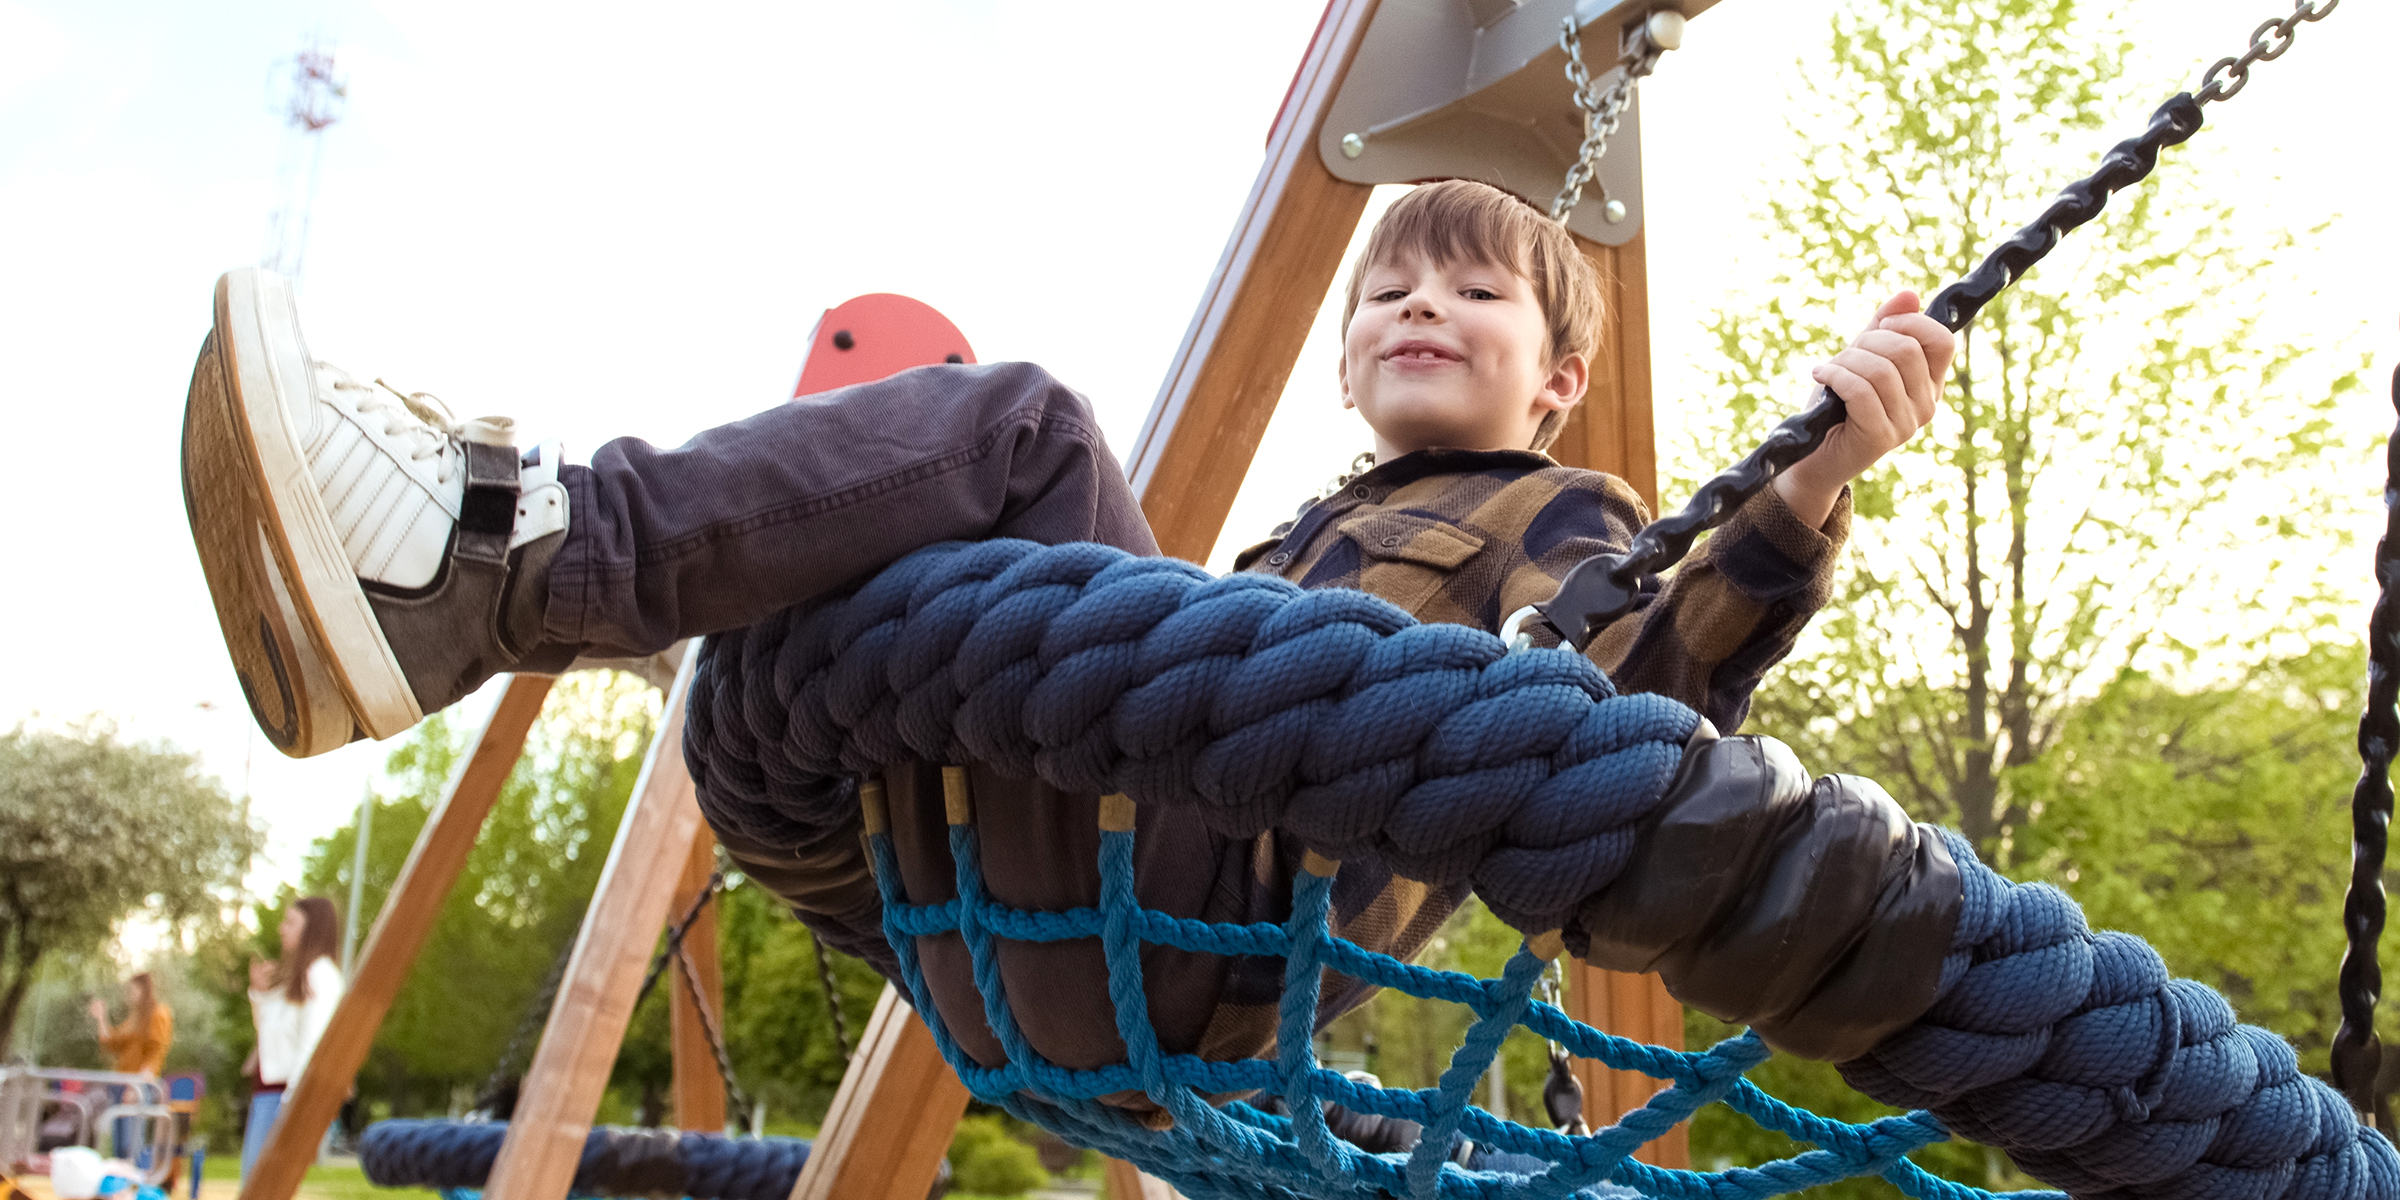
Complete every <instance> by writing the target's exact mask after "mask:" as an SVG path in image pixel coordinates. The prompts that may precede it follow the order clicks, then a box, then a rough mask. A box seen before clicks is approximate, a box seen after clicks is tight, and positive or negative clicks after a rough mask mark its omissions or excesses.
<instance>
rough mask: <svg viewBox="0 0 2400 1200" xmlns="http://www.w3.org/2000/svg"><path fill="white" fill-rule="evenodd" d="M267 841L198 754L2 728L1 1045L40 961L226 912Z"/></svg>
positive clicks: (99, 737)
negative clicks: (138, 928) (123, 928)
mask: <svg viewBox="0 0 2400 1200" xmlns="http://www.w3.org/2000/svg"><path fill="white" fill-rule="evenodd" d="M260 843H261V837H260V833H259V831H258V830H257V829H256V828H255V827H254V826H252V825H251V824H250V821H249V818H248V817H247V816H246V815H245V814H244V812H243V810H242V808H241V806H239V805H237V804H236V803H235V802H234V801H233V800H232V798H231V797H229V796H227V795H226V793H225V787H224V785H223V784H222V783H220V782H218V781H217V779H216V778H215V777H213V776H210V775H207V774H204V773H203V772H202V771H201V769H200V763H199V760H198V759H197V758H196V757H194V756H193V755H191V754H189V753H186V752H184V751H182V750H178V749H175V748H174V747H171V746H167V745H163V744H151V743H140V742H127V741H122V740H120V739H119V738H118V737H117V732H116V730H115V729H114V728H113V727H111V726H108V725H104V724H97V723H95V724H87V725H82V726H78V727H75V728H70V729H67V730H63V731H51V730H40V729H32V728H28V727H26V726H22V725H20V726H18V727H17V728H15V729H13V730H11V731H9V732H8V733H6V734H0V1047H5V1046H7V1045H8V1044H9V1042H10V1038H11V1035H12V1033H13V1032H14V1029H15V1025H16V1019H17V1013H18V1010H19V1009H20V1007H21V1006H22V1005H23V1003H24V1000H25V996H26V993H27V991H28V990H29V989H30V988H31V986H32V984H33V980H34V976H35V973H36V972H37V971H38V970H39V969H40V967H41V964H42V962H43V960H44V959H45V958H46V957H48V956H50V955H53V954H60V953H66V954H77V953H87V952H92V951H96V950H98V949H99V948H100V947H101V946H102V945H104V944H105V943H106V942H107V941H108V940H109V938H110V936H111V935H112V934H113V933H114V931H115V930H116V928H117V926H118V924H119V923H120V922H122V921H124V920H125V919H126V918H127V917H129V916H132V915H134V914H136V913H141V914H145V915H147V916H149V917H151V918H154V919H156V920H158V921H160V922H162V923H165V924H167V925H170V926H179V925H182V924H184V923H186V922H188V921H190V920H191V919H193V918H195V917H199V916H203V915H210V914H214V913H216V912H218V911H220V910H221V909H222V908H223V907H224V906H225V905H226V904H227V902H228V900H229V898H230V897H231V895H232V893H233V889H234V888H235V887H237V886H238V885H239V884H240V882H241V878H242V874H243V872H244V871H246V870H247V869H248V868H249V865H250V856H251V855H253V854H255V853H257V851H258V848H259V846H260Z"/></svg>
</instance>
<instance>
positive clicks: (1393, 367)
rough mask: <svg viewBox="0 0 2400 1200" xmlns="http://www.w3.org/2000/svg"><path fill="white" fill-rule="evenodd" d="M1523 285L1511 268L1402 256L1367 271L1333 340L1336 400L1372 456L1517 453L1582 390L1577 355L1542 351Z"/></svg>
mask: <svg viewBox="0 0 2400 1200" xmlns="http://www.w3.org/2000/svg"><path fill="white" fill-rule="evenodd" d="M1549 340H1550V338H1549V322H1548V321H1547V320H1546V319H1545V318H1544V317H1543V315H1542V308H1541V304H1540V303H1539V301H1538V300H1537V299H1536V298H1535V295H1534V291H1533V284H1532V282H1531V281H1529V280H1527V279H1526V278H1525V277H1524V276H1522V275H1519V274H1517V272H1516V271H1515V270H1514V269H1512V268H1509V267H1505V266H1500V265H1497V264H1494V263H1478V262H1454V263H1450V264H1449V265H1447V266H1436V265H1435V264H1434V263H1433V261H1432V260H1431V259H1429V258H1426V257H1425V256H1423V255H1419V254H1406V255H1402V256H1400V257H1399V258H1397V259H1395V260H1393V261H1391V262H1385V263H1378V264H1374V265H1372V266H1370V267H1369V268H1368V269H1367V275H1366V279H1365V280H1364V282H1363V284H1362V286H1361V287H1360V288H1359V294H1358V310H1357V311H1356V312H1355V313H1353V314H1352V315H1351V318H1350V328H1349V329H1348V330H1347V331H1346V333H1345V334H1344V336H1343V344H1342V404H1343V405H1344V407H1348V408H1355V409H1357V410H1358V411H1359V415H1360V416H1363V417H1365V418H1366V419H1367V424H1368V426H1369V427H1371V428H1372V429H1374V431H1375V457H1376V460H1377V461H1379V462H1388V461H1390V460H1391V459H1393V458H1395V457H1397V456H1399V455H1402V454H1407V453H1409V452H1410V451H1414V450H1425V449H1430V448H1432V447H1436V446H1448V447H1452V448H1456V449H1462V450H1522V449H1525V448H1527V447H1529V446H1531V445H1532V444H1533V436H1534V432H1535V431H1536V430H1538V429H1539V428H1540V427H1541V424H1542V418H1543V417H1545V416H1547V415H1548V414H1550V413H1552V412H1562V411H1565V410H1566V409H1569V408H1572V407H1574V405H1575V402H1576V401H1578V400H1580V399H1582V398H1583V389H1584V384H1585V381H1586V371H1587V367H1586V364H1585V363H1584V361H1583V356H1582V355H1580V354H1570V355H1566V356H1565V357H1563V358H1561V359H1560V360H1559V361H1557V362H1555V363H1554V362H1551V361H1550V359H1549V354H1548V349H1549Z"/></svg>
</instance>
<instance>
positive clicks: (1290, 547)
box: [1200, 450, 1850, 1058]
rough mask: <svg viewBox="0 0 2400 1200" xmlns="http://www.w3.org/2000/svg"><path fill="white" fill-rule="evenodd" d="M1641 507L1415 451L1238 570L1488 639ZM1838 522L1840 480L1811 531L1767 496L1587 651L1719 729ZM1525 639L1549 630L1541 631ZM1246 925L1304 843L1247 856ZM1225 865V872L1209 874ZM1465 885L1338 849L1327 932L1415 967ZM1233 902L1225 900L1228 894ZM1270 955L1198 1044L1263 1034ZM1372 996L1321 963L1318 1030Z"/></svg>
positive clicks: (1828, 567) (1470, 455) (1614, 487)
mask: <svg viewBox="0 0 2400 1200" xmlns="http://www.w3.org/2000/svg"><path fill="white" fill-rule="evenodd" d="M1649 519H1650V514H1649V512H1648V510H1647V509H1645V508H1644V507H1643V505H1642V501H1641V497H1639V496H1637V495H1635V494H1634V491H1633V488H1632V487H1631V486H1630V485H1628V484H1627V483H1626V482H1625V481H1624V480H1622V479H1619V478H1617V477H1616V476H1614V475H1605V474H1602V473H1600V472H1598V471H1586V470H1582V469H1579V468H1575V467H1562V466H1560V465H1558V464H1557V463H1556V462H1553V461H1552V460H1551V459H1550V458H1549V457H1548V456H1547V455H1542V454H1537V453H1534V452H1532V451H1529V450H1421V451H1418V452H1416V453H1414V454H1408V455H1403V456H1402V457H1400V458H1396V459H1394V460H1392V461H1391V462H1388V463H1384V464H1382V465H1380V466H1378V467H1376V468H1375V469H1373V470H1371V471H1368V472H1365V473H1364V474H1361V475H1359V476H1358V477H1357V478H1355V479H1352V480H1350V481H1348V482H1347V483H1345V484H1344V485H1343V486H1342V488H1341V489H1340V490H1339V491H1337V492H1335V493H1333V494H1332V495H1329V496H1326V497H1324V498H1322V499H1319V500H1314V501H1311V502H1309V503H1308V504H1306V505H1304V506H1302V508H1301V510H1300V512H1299V514H1298V515H1297V516H1296V517H1294V518H1293V519H1292V520H1291V521H1289V522H1287V523H1286V524H1284V525H1283V526H1282V527H1280V528H1278V529H1276V530H1275V533H1274V536H1273V537H1271V538H1270V539H1268V540H1267V541H1264V542H1260V543H1259V544H1257V545H1255V546H1252V547H1250V548H1249V549H1247V550H1244V551H1243V552H1242V553H1241V555H1240V556H1239V557H1237V558H1236V559H1235V560H1234V565H1235V567H1236V569H1239V570H1248V571H1271V572H1274V573H1276V574H1278V575H1281V576H1283V577H1284V578H1286V579H1290V580H1293V581H1294V582H1296V583H1298V584H1299V585H1300V586H1302V587H1308V588H1320V587H1347V588H1357V589H1359V590H1360V591H1364V592H1371V593H1373V594H1375V595H1377V596H1381V597H1382V598H1384V599H1386V600H1389V601H1391V602H1392V603H1393V604H1396V605H1399V606H1400V607H1401V608H1404V609H1407V610H1408V612H1409V613H1410V615H1412V616H1414V617H1416V618H1417V619H1418V620H1420V621H1428V622H1432V621H1441V622H1448V623H1452V624H1459V625H1473V626H1476V627H1478V628H1481V629H1488V630H1492V631H1494V632H1498V630H1499V628H1500V624H1501V622H1503V621H1505V620H1506V619H1507V618H1508V614H1510V613H1513V612H1515V611H1517V610H1518V609H1520V608H1523V607H1524V606H1526V605H1528V604H1532V603H1534V602H1536V601H1540V600H1547V599H1549V598H1550V596H1551V595H1552V593H1554V592H1556V591H1557V590H1558V583H1559V580H1561V579H1563V578H1565V577H1566V574H1567V572H1568V571H1569V570H1571V569H1573V568H1574V566H1575V564H1577V563H1579V562H1582V561H1583V560H1584V559H1586V558H1589V557H1591V556H1592V555H1594V554H1606V553H1614V552H1617V551H1621V550H1623V549H1624V548H1625V547H1626V546H1627V545H1628V544H1629V543H1630V542H1631V540H1632V538H1633V535H1634V533H1635V532H1636V531H1637V530H1639V529H1640V528H1641V527H1642V526H1643V525H1645V524H1647V523H1648V522H1649ZM1849 529H1850V496H1849V493H1848V491H1847V490H1845V491H1844V492H1843V494H1842V497H1841V499H1840V500H1839V501H1837V502H1836V503H1835V505H1834V510H1833V514H1832V516H1831V517H1830V518H1828V519H1827V520H1826V522H1825V526H1824V528H1823V529H1822V530H1817V529H1811V528H1809V527H1808V526H1807V525H1805V524H1803V523H1802V522H1801V520H1800V519H1799V518H1798V517H1796V516H1794V515H1793V514H1792V511H1791V509H1790V508H1789V507H1788V506H1786V505H1785V504H1784V503H1783V499H1782V497H1781V496H1779V495H1777V494H1776V492H1775V490H1774V489H1773V488H1768V489H1767V490H1765V491H1763V492H1761V493H1759V494H1758V496H1756V497H1754V498H1753V499H1752V500H1750V502H1749V503H1747V504H1745V505H1743V506H1742V508H1741V509H1740V510H1738V511H1737V512H1736V513H1735V514H1734V516H1733V519H1732V520H1730V521H1727V522H1726V523H1725V524H1724V525H1723V526H1721V527H1719V528H1718V529H1717V530H1716V531H1715V532H1714V533H1713V534H1711V535H1710V536H1709V538H1708V540H1707V541H1705V542H1703V543H1701V545H1700V547H1699V549H1698V550H1697V551H1696V552H1694V553H1693V555H1692V556H1691V557H1690V558H1689V559H1687V560H1685V562H1684V564H1683V566H1682V567H1681V568H1680V569H1679V570H1677V571H1676V572H1675V574H1674V576H1673V577H1672V578H1671V579H1669V580H1667V581H1665V582H1664V583H1663V584H1662V583H1661V582H1660V581H1659V580H1658V579H1657V578H1655V577H1653V578H1649V579H1645V580H1643V582H1642V595H1641V597H1640V599H1639V600H1638V601H1637V603H1636V607H1635V609H1634V611H1633V612H1632V613H1630V614H1628V615H1626V616H1624V617H1621V618H1619V619H1618V620H1617V621H1616V623H1615V624H1612V625H1610V626H1609V627H1608V628H1606V629H1604V630H1603V631H1602V632H1601V634H1600V636H1599V637H1597V638H1594V639H1593V640H1592V644H1591V646H1590V647H1589V648H1588V650H1587V653H1588V654H1589V655H1590V656H1591V658H1592V661H1593V662H1595V663H1597V664H1598V665H1599V666H1600V668H1601V669H1602V670H1605V671H1607V672H1608V673H1609V675H1610V677H1611V678H1612V679H1614V680H1615V681H1616V683H1617V686H1618V687H1619V688H1621V689H1623V690H1625V691H1629V692H1635V691H1639V692H1657V693H1661V694H1664V695H1668V696H1672V697H1674V698H1675V699H1677V700H1681V701H1683V702H1684V703H1685V704H1689V705H1691V706H1692V707H1693V708H1695V709H1698V710H1699V711H1700V713H1701V714H1702V715H1704V716H1706V717H1707V718H1708V719H1709V720H1710V721H1712V722H1714V723H1715V724H1716V726H1717V727H1718V728H1719V729H1722V730H1725V731H1726V732H1729V733H1730V732H1732V731H1733V730H1735V729H1736V728H1738V727H1740V725H1741V723H1742V718H1743V717H1744V716H1746V715H1748V713H1749V711H1750V693H1751V691H1752V690H1753V689H1755V688H1756V687H1757V686H1758V683H1759V680H1760V679H1761V677H1763V676H1764V675H1765V674H1766V671H1767V669H1768V668H1769V667H1772V666H1774V665H1775V663H1777V662H1778V661H1780V660H1781V659H1782V658H1783V656H1784V655H1785V654H1787V653H1789V652H1790V651H1791V648H1792V643H1793V641H1794V639H1796V638H1797V637H1798V636H1799V634H1800V630H1801V628H1802V627H1803V626H1805V625H1807V624H1808V619H1809V618H1810V617H1811V616H1812V615H1814V614H1815V613H1816V611H1817V610H1818V609H1819V608H1822V607H1823V606H1824V604H1825V601H1826V599H1827V598H1828V597H1829V596H1830V595H1831V593H1832V588H1833V566H1834V561H1835V559H1836V557H1837V554H1838V551H1839V550H1840V548H1841V545H1842V543H1843V541H1844V540H1846V538H1847V537H1848V534H1849ZM1533 629H1534V630H1535V631H1536V637H1537V640H1538V639H1540V638H1542V637H1544V636H1547V638H1548V639H1549V643H1548V644H1551V645H1555V644H1557V639H1556V632H1555V631H1553V630H1550V629H1549V628H1548V627H1547V626H1546V625H1542V624H1538V623H1537V624H1536V625H1534V626H1533ZM1249 859H1250V862H1251V870H1250V872H1249V876H1248V885H1249V893H1250V894H1249V895H1248V896H1247V897H1244V898H1243V900H1242V902H1241V904H1240V907H1242V908H1244V909H1245V910H1246V913H1245V916H1246V919H1248V920H1253V921H1258V920H1268V921H1281V920H1283V919H1284V918H1286V917H1287V916H1289V915H1290V896H1291V882H1292V876H1293V875H1294V874H1295V873H1296V872H1297V871H1298V869H1299V859H1300V851H1299V849H1298V848H1297V847H1296V846H1293V845H1291V844H1290V843H1289V841H1288V840H1286V839H1279V838H1277V836H1276V835H1275V834H1274V833H1273V832H1271V831H1270V832H1268V833H1265V834H1261V835H1260V836H1259V838H1258V840H1257V842H1256V844H1254V845H1253V846H1251V847H1250V849H1249ZM1222 878H1223V875H1220V879H1222ZM1467 894H1468V887H1467V885H1466V884H1465V883H1463V882H1461V883H1458V884H1454V885H1450V886H1446V887H1429V886H1428V885H1426V884H1423V883H1419V882H1417V881H1415V880H1410V879H1402V878H1400V877H1398V876H1396V875H1394V874H1393V873H1392V870H1391V868H1390V867H1389V866H1387V865H1386V864H1384V863H1383V862H1381V861H1379V860H1375V859H1350V860H1346V861H1344V862H1343V863H1342V868H1341V871H1340V872H1339V873H1338V874H1337V875H1336V876H1335V877H1334V888H1333V908H1334V913H1333V916H1334V926H1335V932H1336V933H1337V934H1338V935H1340V936H1341V937H1343V938H1346V939H1348V940H1350V941H1352V942H1355V943H1357V944H1358V945H1361V946H1364V947H1367V948H1369V949H1372V950H1380V951H1382V952H1384V953H1386V954H1390V955H1392V956H1394V957H1396V958H1399V959H1401V960H1402V961H1408V960H1411V959H1414V958H1415V957H1416V955H1417V953H1418V952H1419V951H1421V950H1423V949H1424V948H1425V944H1426V942H1428V941H1429V940H1431V939H1432V937H1433V935H1434V933H1435V932H1436V931H1438V930H1439V929H1440V928H1441V926H1442V924H1443V922H1445V921H1447V920H1448V919H1449V917H1450V915H1451V914H1452V913H1454V912H1456V911H1458V908H1459V906H1460V905H1462V904H1464V903H1466V899H1467ZM1228 899H1229V898H1228ZM1282 972H1283V965H1282V963H1281V961H1280V960H1275V961H1262V960H1250V959H1243V960H1238V961H1237V962H1236V963H1235V964H1234V967H1233V969H1232V970H1231V971H1230V972H1228V975H1227V978H1226V981H1225V988H1224V990H1223V992H1222V994H1221V998H1220V1000H1219V1003H1218V1007H1217V1010H1216V1017H1215V1020H1214V1021H1212V1022H1211V1024H1210V1025H1209V1029H1208V1034H1207V1036H1206V1037H1204V1038H1203V1039H1202V1044H1201V1047H1200V1053H1201V1054H1202V1056H1204V1057H1209V1058H1233V1057H1241V1056H1243V1055H1246V1054H1253V1053H1265V1052H1266V1051H1265V1050H1264V1049H1263V1047H1268V1046H1271V1045H1272V1044H1273V1042H1274V1031H1275V1015H1276V1004H1277V1002H1278V1001H1279V999H1280V998H1281V994H1282V987H1283V973H1282ZM1372 994H1373V989H1371V988H1369V987H1367V986H1366V985H1364V984H1362V983H1360V982H1359V981H1357V980H1354V979H1350V978H1348V977H1346V976H1341V975H1337V974H1335V973H1333V972H1327V973H1326V977H1325V986H1324V991H1323V993H1322V998H1321V1002H1320V1004H1319V1008H1318V1026H1319V1028H1322V1027H1323V1025H1324V1023H1325V1022H1326V1021H1329V1020H1331V1019H1333V1018H1334V1017H1336V1016H1339V1015H1340V1014H1341V1013H1343V1012H1346V1011H1348V1010H1350V1009H1352V1008H1355V1007H1357V1006H1358V1005H1359V1004H1362V1003H1364V1002H1365V1001H1366V1000H1367V998H1368V997H1369V996H1370V995H1372Z"/></svg>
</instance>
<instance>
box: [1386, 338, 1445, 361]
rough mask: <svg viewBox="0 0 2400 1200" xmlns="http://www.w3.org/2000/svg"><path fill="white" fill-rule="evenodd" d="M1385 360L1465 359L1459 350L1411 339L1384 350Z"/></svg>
mask: <svg viewBox="0 0 2400 1200" xmlns="http://www.w3.org/2000/svg"><path fill="white" fill-rule="evenodd" d="M1383 361H1385V362H1396V363H1424V364H1427V365H1432V364H1439V363H1454V362H1461V361H1464V360H1463V359H1461V358H1460V357H1459V356H1458V352H1457V351H1454V350H1451V349H1449V348H1447V347H1443V346H1437V345H1435V344H1433V343H1432V342H1425V341H1416V340H1413V339H1412V340H1410V341H1405V342H1402V343H1400V344H1399V345H1397V346H1394V347H1392V348H1391V349H1389V350H1387V351H1384V354H1383Z"/></svg>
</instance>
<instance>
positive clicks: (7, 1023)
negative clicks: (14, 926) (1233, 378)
mask: <svg viewBox="0 0 2400 1200" xmlns="http://www.w3.org/2000/svg"><path fill="white" fill-rule="evenodd" d="M9 940H10V941H12V942H14V943H15V952H14V953H12V954H10V955H9V956H8V960H9V961H8V975H7V982H6V986H4V987H0V1057H5V1056H6V1054H7V1052H8V1050H9V1048H10V1046H11V1045H12V1044H13V1041H14V1039H15V1037H16V1035H17V1014H18V1013H19V1012H22V1011H23V1010H24V1008H25V995H26V993H28V992H30V991H32V990H33V969H34V968H35V967H36V966H39V965H40V964H41V961H42V951H41V948H40V947H38V946H35V945H34V944H33V939H31V938H29V937H27V936H26V935H25V931H24V930H22V929H19V930H18V931H17V932H16V936H15V937H13V938H11V939H9ZM25 1057H26V1058H28V1059H30V1058H32V1057H33V1055H32V1053H31V1052H30V1051H29V1052H27V1053H26V1055H25Z"/></svg>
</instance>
